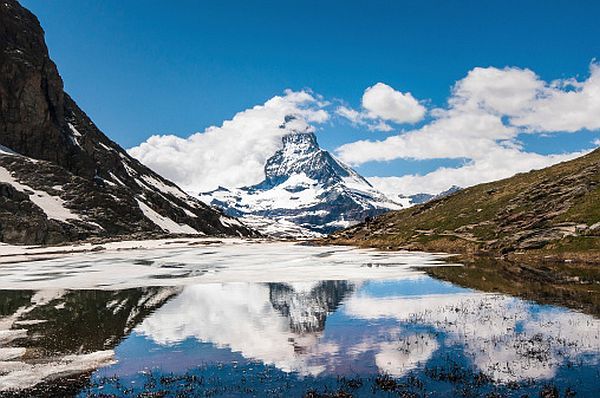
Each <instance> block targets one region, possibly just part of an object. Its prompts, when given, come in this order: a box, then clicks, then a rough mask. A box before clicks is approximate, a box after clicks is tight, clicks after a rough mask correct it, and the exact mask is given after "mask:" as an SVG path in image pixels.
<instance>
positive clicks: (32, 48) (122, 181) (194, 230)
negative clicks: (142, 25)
mask: <svg viewBox="0 0 600 398" xmlns="http://www.w3.org/2000/svg"><path fill="white" fill-rule="evenodd" d="M0 167H1V168H0V175H1V176H2V178H0V183H1V184H2V188H0V241H3V242H10V243H29V244H33V243H42V244H49V243H58V242H62V241H71V240H79V239H85V238H88V237H90V236H108V237H114V236H127V235H131V234H142V236H143V235H153V236H156V235H160V234H169V233H170V234H172V233H186V234H206V235H234V236H239V235H243V236H248V235H253V234H255V233H254V232H253V231H252V230H250V229H248V228H246V227H244V226H243V225H242V224H241V223H239V222H238V221H237V220H235V219H232V218H229V217H226V216H224V215H223V214H222V213H221V212H220V211H218V210H215V209H213V208H210V207H209V206H207V205H205V204H203V203H201V202H200V201H199V200H197V199H194V198H192V197H190V196H189V195H187V194H186V193H185V192H183V191H182V190H181V189H179V188H178V187H177V186H176V185H175V184H173V183H171V182H170V181H168V180H165V179H164V178H162V177H160V176H159V175H157V174H156V173H154V172H152V171H151V170H150V169H148V168H147V167H145V166H144V165H142V164H141V163H139V162H138V161H137V160H135V159H133V158H132V157H130V156H129V155H128V154H127V153H126V152H125V151H124V150H123V149H122V148H121V147H120V146H119V145H118V144H116V143H115V142H113V141H111V140H110V139H109V138H108V137H107V136H106V135H104V134H103V133H102V132H101V131H100V130H99V129H98V128H97V127H96V125H95V124H94V123H93V122H92V121H91V120H90V118H89V117H88V116H87V115H86V114H85V113H84V112H83V111H82V110H81V109H80V108H79V107H78V106H77V104H76V103H75V101H74V100H73V99H72V98H71V97H70V96H69V95H68V94H66V93H65V92H64V91H63V82H62V79H61V77H60V75H59V73H58V70H57V68H56V65H55V64H54V63H53V62H52V60H51V59H50V58H49V56H48V50H47V48H46V44H45V41H44V32H43V30H42V28H41V26H40V24H39V22H38V20H37V18H36V17H35V16H34V15H33V14H32V13H30V12H29V11H28V10H26V9H25V8H23V7H22V6H21V5H20V4H19V3H18V2H17V1H16V0H1V1H0Z"/></svg>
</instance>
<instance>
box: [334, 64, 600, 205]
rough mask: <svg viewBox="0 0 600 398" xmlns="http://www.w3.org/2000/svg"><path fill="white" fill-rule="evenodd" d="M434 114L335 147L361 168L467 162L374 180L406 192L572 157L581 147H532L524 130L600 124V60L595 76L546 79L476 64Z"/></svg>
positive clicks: (572, 128)
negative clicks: (410, 126) (547, 151)
mask: <svg viewBox="0 0 600 398" xmlns="http://www.w3.org/2000/svg"><path fill="white" fill-rule="evenodd" d="M431 115H432V119H431V121H430V122H429V123H427V124H425V125H424V126H422V127H420V128H418V129H414V130H409V131H405V132H402V133H399V134H398V135H395V136H392V137H388V138H386V139H383V140H361V141H356V142H352V143H349V144H345V145H342V146H340V147H339V148H337V149H336V153H337V155H338V156H339V157H340V158H341V159H342V160H343V161H345V162H347V163H350V164H352V165H355V166H356V165H361V164H364V163H366V162H371V161H390V160H394V159H417V160H423V159H448V158H450V159H461V158H466V159H468V160H469V161H468V162H466V163H465V164H464V165H463V166H462V167H458V168H439V169H438V170H435V171H433V172H431V173H428V174H425V175H407V176H400V177H372V178H370V181H371V182H372V183H373V184H374V185H375V186H376V187H377V188H379V189H381V190H383V191H385V192H388V193H389V192H393V193H403V194H413V193H418V192H429V193H436V192H440V191H442V190H444V189H447V188H448V187H450V186H451V185H460V186H463V187H466V186H470V185H474V184H477V183H481V182H485V181H491V180H496V179H499V178H504V177H508V176H510V175H513V174H515V173H517V172H522V171H529V170H532V169H537V168H542V167H546V166H549V165H551V164H554V163H556V162H559V161H563V160H567V159H571V158H573V157H576V156H579V155H581V154H582V153H583V152H577V153H567V154H554V155H540V154H537V153H531V152H526V151H524V150H523V148H522V145H521V144H520V142H519V141H518V135H519V134H521V133H528V134H540V133H548V132H577V131H581V130H584V129H588V130H595V129H599V128H600V66H599V65H597V64H595V63H592V64H591V66H590V76H589V77H588V78H587V79H586V80H584V81H581V82H580V81H577V80H575V79H565V80H557V81H553V82H546V81H543V80H542V79H540V78H539V76H537V75H536V74H535V73H534V72H533V71H531V70H528V69H521V68H503V69H498V68H493V67H489V68H474V69H473V70H471V71H470V72H469V73H468V74H467V76H466V77H465V78H464V79H462V80H460V81H458V82H457V83H456V84H455V86H454V87H453V90H452V94H451V96H450V98H449V99H448V106H447V107H446V108H443V109H434V110H432V111H431Z"/></svg>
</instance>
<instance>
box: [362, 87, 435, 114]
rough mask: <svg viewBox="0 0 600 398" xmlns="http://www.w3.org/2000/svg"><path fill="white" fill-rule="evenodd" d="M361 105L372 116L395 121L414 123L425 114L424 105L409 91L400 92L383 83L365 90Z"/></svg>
mask: <svg viewBox="0 0 600 398" xmlns="http://www.w3.org/2000/svg"><path fill="white" fill-rule="evenodd" d="M362 106H363V108H365V109H366V110H367V112H368V114H369V116H371V117H372V118H380V119H383V120H391V121H394V122H396V123H415V122H418V121H419V120H421V119H423V116H425V107H424V106H423V105H421V104H420V103H419V101H417V100H416V99H415V98H414V97H413V96H412V94H411V93H401V92H400V91H396V90H394V89H393V88H392V87H390V86H388V85H387V84H384V83H377V84H375V85H374V86H371V87H369V88H367V89H366V90H365V93H364V94H363V97H362Z"/></svg>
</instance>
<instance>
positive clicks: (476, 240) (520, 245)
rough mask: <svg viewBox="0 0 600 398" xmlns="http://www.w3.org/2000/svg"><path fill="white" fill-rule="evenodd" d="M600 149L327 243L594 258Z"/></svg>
mask: <svg viewBox="0 0 600 398" xmlns="http://www.w3.org/2000/svg"><path fill="white" fill-rule="evenodd" d="M599 204H600V149H596V150H594V151H593V152H591V153H589V154H587V155H585V156H582V157H580V158H577V159H574V160H571V161H568V162H564V163H560V164H557V165H554V166H551V167H548V168H545V169H542V170H535V171H531V172H529V173H521V174H517V175H515V176H514V177H511V178H508V179H504V180H501V181H496V182H492V183H487V184H481V185H477V186H474V187H471V188H466V189H463V190H460V191H458V192H456V193H454V194H451V195H448V196H446V197H443V198H440V199H437V200H433V201H431V202H428V203H426V204H422V205H417V206H414V207H411V208H410V209H406V210H401V211H393V212H389V213H387V214H384V215H381V216H379V217H376V218H375V219H374V220H372V221H371V222H368V223H362V224H360V225H357V226H354V227H352V228H350V229H347V230H343V231H339V232H337V233H335V234H334V235H333V236H331V237H330V238H328V239H327V242H328V243H338V244H339V243H347V244H358V245H361V246H375V247H384V248H388V249H398V248H405V249H418V250H439V251H446V252H454V253H473V254H491V255H502V256H509V257H510V256H520V257H519V258H524V257H523V256H530V257H531V258H541V259H548V258H566V259H578V260H582V261H592V262H593V261H597V259H598V255H599V254H600V205H599Z"/></svg>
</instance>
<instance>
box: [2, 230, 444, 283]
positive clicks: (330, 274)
mask: <svg viewBox="0 0 600 398" xmlns="http://www.w3.org/2000/svg"><path fill="white" fill-rule="evenodd" d="M186 242H187V244H186ZM197 243H201V242H198V241H196V243H194V241H193V240H190V241H185V240H184V241H179V245H173V246H172V247H170V246H169V245H162V246H161V245H157V246H155V247H154V248H153V249H152V250H147V249H139V250H108V249H107V250H105V251H100V252H86V253H72V254H68V255H64V254H62V255H58V257H57V258H53V256H54V255H51V254H48V258H44V257H41V258H40V257H36V258H35V260H36V261H19V262H8V263H7V262H5V263H4V264H1V265H0V289H49V288H63V289H124V288H128V287H143V286H179V285H188V284H198V283H221V282H303V281H314V280H366V279H389V278H397V277H403V278H404V277H419V276H420V275H423V273H422V271H419V270H416V269H415V268H414V267H417V266H418V267H421V266H438V265H441V264H443V256H441V255H436V254H426V253H415V252H410V253H409V252H395V253H382V252H378V251H375V250H366V249H356V248H350V247H331V246H329V247H315V246H302V245H297V244H293V243H284V242H271V243H261V244H256V243H252V242H245V241H241V240H227V241H224V242H221V243H218V244H214V242H213V244H197ZM190 244H191V245H192V246H190ZM1 250H2V247H0V251H1ZM40 255H42V256H43V255H44V254H43V252H42V253H40ZM9 259H10V257H9Z"/></svg>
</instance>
